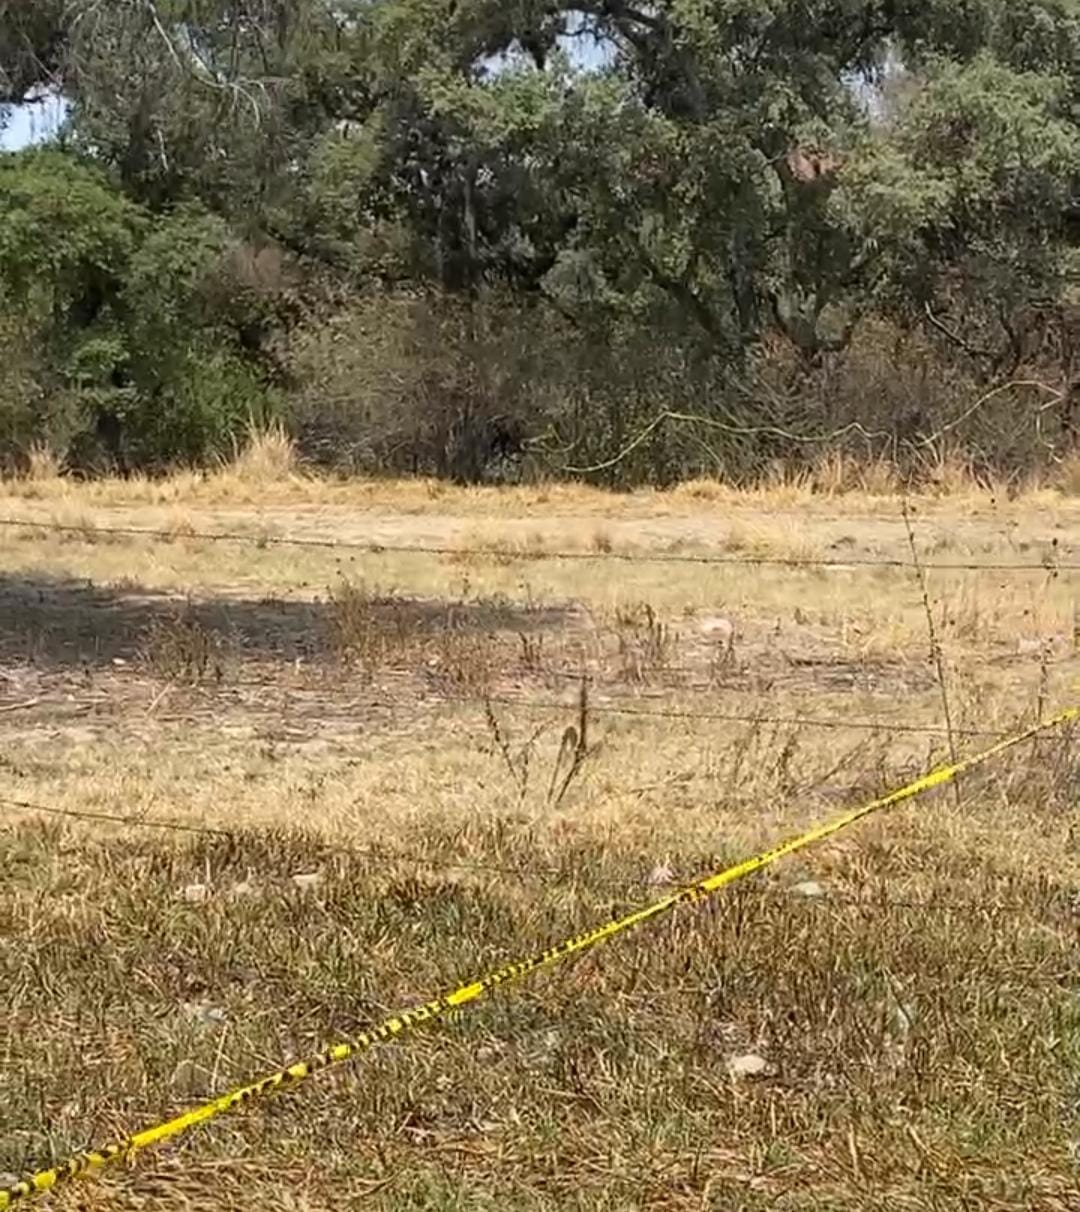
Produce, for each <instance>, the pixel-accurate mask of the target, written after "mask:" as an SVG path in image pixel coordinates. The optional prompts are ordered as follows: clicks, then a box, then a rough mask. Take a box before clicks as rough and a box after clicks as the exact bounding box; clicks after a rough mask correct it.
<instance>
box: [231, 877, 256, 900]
mask: <svg viewBox="0 0 1080 1212" xmlns="http://www.w3.org/2000/svg"><path fill="white" fill-rule="evenodd" d="M229 891H230V892H231V893H232V895H233V896H254V895H255V892H256V888H255V885H254V884H253V883H252V882H251V880H241V881H240V882H239V883H237V884H233V886H232V888H231V889H230V890H229Z"/></svg>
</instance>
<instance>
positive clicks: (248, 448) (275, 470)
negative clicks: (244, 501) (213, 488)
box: [217, 423, 304, 487]
mask: <svg viewBox="0 0 1080 1212" xmlns="http://www.w3.org/2000/svg"><path fill="white" fill-rule="evenodd" d="M217 478H218V479H220V480H226V481H227V480H230V479H231V480H235V481H238V482H239V483H242V484H245V485H248V486H251V487H260V486H266V487H269V486H271V485H280V484H285V483H288V482H290V481H294V480H300V479H303V478H304V477H303V474H302V471H301V467H300V456H299V453H298V451H297V449H296V443H295V442H294V441H293V439H292V437H291V436H290V435H289V433H288V432H287V431H286V429H285V427H284V426H283V425H282V424H280V423H275V424H273V425H268V426H257V425H254V424H252V425H250V426H249V427H248V431H247V435H246V438H245V440H244V442H243V444H237V448H236V450H235V452H234V454H233V456H232V458H231V459H230V460H229V461H228V462H227V463H225V464H223V466H222V467H221V469H220V471H219V473H218V477H217Z"/></svg>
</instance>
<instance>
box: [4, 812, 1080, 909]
mask: <svg viewBox="0 0 1080 1212" xmlns="http://www.w3.org/2000/svg"><path fill="white" fill-rule="evenodd" d="M0 805H3V806H5V807H7V808H12V809H14V810H16V811H18V812H23V813H26V814H38V815H42V816H51V817H60V818H66V819H70V820H77V821H81V822H85V823H89V824H96V825H100V824H108V825H122V826H125V827H134V828H140V829H156V830H160V831H163V832H172V833H181V834H186V835H188V836H192V835H194V836H206V837H213V838H220V839H224V840H227V841H231V842H234V843H238V844H243V843H244V842H250V841H251V840H252V839H253V838H256V839H258V840H260V841H265V842H268V843H271V844H272V843H274V842H279V841H280V840H282V839H281V838H280V836H275V835H274V834H272V833H268V832H267V833H262V832H258V831H255V832H253V831H251V830H248V831H240V830H232V829H225V828H222V827H220V826H214V825H197V824H193V823H190V822H185V821H172V820H155V819H152V818H150V817H146V816H136V815H125V814H123V813H111V812H96V811H91V810H86V809H76V808H61V807H59V806H57V805H53V804H42V803H40V802H37V801H29V800H21V799H14V798H10V797H8V796H2V795H0ZM300 840H303V841H304V842H306V843H308V844H314V845H315V846H316V847H317V848H318V849H320V850H324V851H325V852H326V854H327V855H328V856H333V855H336V854H342V853H344V854H348V855H350V856H353V857H357V858H364V859H371V860H377V861H381V862H400V863H406V864H410V865H413V866H417V867H422V868H426V869H430V870H433V871H446V872H452V871H455V870H460V871H476V872H482V873H486V874H492V875H513V876H517V877H518V878H522V877H536V878H548V879H554V880H557V881H560V882H563V883H578V884H582V885H584V886H587V887H592V888H596V889H598V890H603V891H606V892H614V891H618V892H621V893H626V892H627V891H628V890H629V889H631V888H633V887H638V886H640V885H642V884H646V885H649V886H652V887H656V888H664V887H670V886H675V885H676V884H677V883H678V882H679V881H678V879H677V878H676V876H675V874H674V873H673V872H670V873H667V874H665V875H663V876H662V877H661V876H656V877H654V876H653V875H652V874H650V875H646V876H645V877H644V878H642V876H640V875H637V876H631V875H628V876H626V877H624V878H621V879H612V878H608V877H598V876H597V875H596V872H595V870H594V868H593V867H591V866H589V867H584V868H582V867H576V868H575V867H565V866H563V867H557V866H541V865H538V864H533V863H518V864H505V863H492V862H482V861H478V860H476V859H468V858H462V857H458V856H455V855H452V854H447V855H444V856H441V857H435V856H432V855H430V854H420V853H418V852H416V851H414V850H409V849H405V848H401V847H397V846H388V845H384V844H379V845H372V846H356V845H351V844H348V843H341V842H329V841H325V842H324V841H322V840H321V839H316V838H312V837H309V836H305V837H303V838H302V839H300ZM710 861H712V859H711V857H710V856H707V857H706V858H705V859H704V860H702V861H701V862H700V863H699V864H698V865H700V866H703V867H705V866H708V865H709V862H710ZM814 882H815V883H816V881H814ZM751 887H752V886H751ZM820 887H821V891H820V892H818V891H817V890H816V889H815V890H813V892H806V891H802V892H800V890H799V886H798V885H794V886H792V887H788V888H777V887H774V886H773V887H770V886H764V885H763V886H758V887H756V888H753V891H754V892H755V893H756V894H758V895H762V896H770V897H782V898H783V899H785V900H791V901H795V900H806V901H814V902H821V903H824V904H830V903H832V904H842V905H849V906H854V907H861V908H865V909H881V908H904V909H917V910H920V911H924V910H930V911H946V912H962V913H971V912H981V913H993V914H999V913H1009V914H1016V915H1026V916H1031V915H1034V914H1036V913H1037V912H1038V910H1037V908H1036V907H1034V906H1032V905H1029V904H1024V903H1023V902H1021V901H988V900H975V899H972V898H960V899H958V898H955V897H937V896H932V897H925V898H911V897H894V896H886V895H882V894H880V893H878V892H875V894H874V895H872V896H859V895H856V894H853V893H844V892H838V891H836V890H832V889H828V888H825V887H824V886H823V885H821V886H820ZM1060 908H1061V909H1062V911H1063V912H1066V913H1069V914H1070V915H1071V914H1074V913H1075V912H1077V906H1076V905H1075V904H1074V903H1073V902H1071V901H1070V902H1067V903H1063V904H1062V905H1061V906H1060Z"/></svg>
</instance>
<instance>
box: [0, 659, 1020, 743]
mask: <svg viewBox="0 0 1080 1212" xmlns="http://www.w3.org/2000/svg"><path fill="white" fill-rule="evenodd" d="M389 672H390V673H392V674H393V673H401V674H407V673H409V672H410V671H407V670H401V671H396V670H395V671H389ZM566 677H567V678H572V679H573V680H575V681H577V680H580V677H581V675H580V674H576V675H575V674H571V673H569V672H567V674H566ZM591 685H592V683H591V682H590V686H591ZM170 688H171V689H175V690H181V691H183V690H188V691H191V692H209V693H211V694H213V693H217V692H219V691H220V690H233V689H239V690H276V691H278V692H280V693H281V694H282V695H288V694H297V693H305V692H310V693H317V692H318V688H317V687H316V688H311V689H310V691H308V688H304V689H303V690H299V691H298V690H297V689H296V688H295V687H288V686H283V685H282V684H281V682H280V680H278V679H275V678H243V679H229V680H228V681H227V682H223V683H221V684H220V685H218V684H210V683H207V682H195V683H190V684H185V683H173V684H171V687H170ZM709 688H710V687H707V686H700V687H690V688H687V687H675V688H674V689H676V690H682V689H693V690H695V691H698V690H705V689H709ZM106 701H108V700H94V701H92V702H90V703H88V704H85V706H88V707H93V706H96V705H97V704H98V703H99V702H106ZM637 701H638V700H637V699H636V698H635V697H634V696H631V695H605V698H604V700H602V701H598V700H597V699H596V698H595V697H591V696H590V698H589V700H588V705H587V710H588V712H589V714H595V715H606V716H621V717H625V718H631V719H656V720H682V721H687V722H694V721H700V722H702V723H713V724H716V723H722V724H740V725H748V726H750V727H776V728H794V729H802V728H806V729H823V730H827V731H848V730H850V731H855V732H889V733H899V734H904V735H913V736H947V735H948V732H949V729H948V728H947V727H946V725H944V724H918V723H912V722H910V721H906V720H894V719H889V718H879V719H868V718H864V717H854V718H847V717H840V716H836V717H829V716H800V715H785V714H769V713H768V712H754V713H742V712H736V711H695V710H690V709H687V708H676V707H670V708H666V707H656V708H650V707H639V706H632V705H630V704H631V703H636V702H637ZM50 705H56V706H65V707H71V706H73V704H72V702H71V701H70V699H68V698H65V699H64V700H59V699H55V700H50V699H48V698H43V697H41V696H35V697H34V698H31V699H27V700H26V701H25V702H23V703H13V704H10V705H6V706H4V707H3V708H0V710H3V711H14V710H27V711H29V710H33V709H35V708H38V707H48V706H50ZM449 705H458V706H469V707H476V708H478V709H482V708H484V706H485V705H491V706H496V707H507V708H511V709H514V710H520V711H530V712H532V711H535V712H544V713H553V714H559V713H562V712H566V711H575V710H577V708H578V704H577V701H576V700H574V701H571V700H567V701H565V702H563V701H558V700H548V699H533V698H528V697H526V696H525V695H511V694H483V693H476V694H449V693H438V694H437V695H436V696H433V697H428V698H424V697H421V698H405V697H402V698H400V699H393V698H377V697H371V698H368V699H365V700H363V701H356V700H354V701H352V702H350V703H348V704H347V705H346V706H347V707H348V709H349V710H350V711H352V710H364V709H370V710H386V711H400V710H403V709H408V710H415V709H416V708H417V707H418V706H431V707H441V706H449ZM74 706H75V707H79V704H78V703H75V704H74ZM339 714H340V713H339ZM952 732H953V735H954V736H960V737H970V738H973V739H978V738H983V739H985V738H995V739H996V738H998V737H1001V736H1002V735H1004V732H1005V730H1003V729H1000V728H972V727H954V728H953V729H952Z"/></svg>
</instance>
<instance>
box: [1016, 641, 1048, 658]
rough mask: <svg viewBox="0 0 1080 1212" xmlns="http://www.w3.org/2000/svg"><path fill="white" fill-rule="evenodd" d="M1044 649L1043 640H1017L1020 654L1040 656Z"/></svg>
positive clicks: (1017, 648) (1017, 650) (1017, 649)
mask: <svg viewBox="0 0 1080 1212" xmlns="http://www.w3.org/2000/svg"><path fill="white" fill-rule="evenodd" d="M1042 650H1043V642H1042V640H1030V639H1019V640H1017V641H1016V652H1017V655H1018V656H1038V655H1039V654H1040V653H1041V652H1042Z"/></svg>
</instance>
